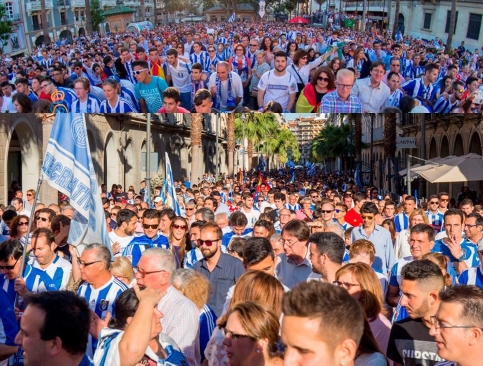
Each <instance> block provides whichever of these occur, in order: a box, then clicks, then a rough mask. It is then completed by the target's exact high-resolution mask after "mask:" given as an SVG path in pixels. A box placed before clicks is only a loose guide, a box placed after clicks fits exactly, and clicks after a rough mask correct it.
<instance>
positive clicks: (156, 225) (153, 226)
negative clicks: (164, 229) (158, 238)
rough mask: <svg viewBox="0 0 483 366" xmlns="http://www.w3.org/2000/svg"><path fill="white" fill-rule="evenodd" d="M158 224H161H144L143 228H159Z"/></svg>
mask: <svg viewBox="0 0 483 366" xmlns="http://www.w3.org/2000/svg"><path fill="white" fill-rule="evenodd" d="M158 226H159V224H155V225H149V224H143V228H145V229H146V230H147V229H150V228H151V229H153V230H154V229H157V228H158Z"/></svg>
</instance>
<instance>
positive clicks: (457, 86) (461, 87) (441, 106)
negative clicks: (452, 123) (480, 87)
mask: <svg viewBox="0 0 483 366" xmlns="http://www.w3.org/2000/svg"><path fill="white" fill-rule="evenodd" d="M464 92H465V84H464V83H463V82H462V81H460V80H457V81H454V82H453V84H452V85H451V91H450V94H448V93H442V94H441V96H440V97H439V98H438V100H437V101H436V102H435V103H434V107H433V110H434V113H449V112H450V111H451V109H452V108H453V107H454V106H456V105H458V104H459V103H460V102H461V100H462V99H463V94H464Z"/></svg>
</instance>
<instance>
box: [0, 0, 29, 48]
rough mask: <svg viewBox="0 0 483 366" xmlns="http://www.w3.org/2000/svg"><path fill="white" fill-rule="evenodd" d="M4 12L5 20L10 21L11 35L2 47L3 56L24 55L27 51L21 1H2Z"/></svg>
mask: <svg viewBox="0 0 483 366" xmlns="http://www.w3.org/2000/svg"><path fill="white" fill-rule="evenodd" d="M3 5H4V6H5V10H6V18H7V19H9V20H11V21H12V33H11V34H10V37H9V38H8V40H7V42H6V43H5V44H4V45H3V50H2V51H3V53H4V54H5V55H10V56H17V55H22V54H26V53H27V51H28V45H27V39H26V38H25V24H24V19H25V18H24V17H23V11H22V6H23V2H21V1H13V0H10V1H6V0H4V1H3Z"/></svg>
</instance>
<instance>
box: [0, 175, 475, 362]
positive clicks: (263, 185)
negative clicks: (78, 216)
mask: <svg viewBox="0 0 483 366" xmlns="http://www.w3.org/2000/svg"><path fill="white" fill-rule="evenodd" d="M291 175H292V174H291V173H289V171H288V169H287V171H284V170H280V171H278V172H277V171H273V174H268V175H265V176H263V175H262V174H261V173H259V174H258V175H257V174H253V175H250V174H245V175H244V176H243V175H242V176H240V177H238V178H239V179H237V178H236V177H235V179H234V178H226V177H225V178H223V179H220V180H216V179H215V177H214V176H213V175H212V174H210V175H208V174H205V175H204V176H203V178H202V180H201V181H199V182H197V183H196V184H195V182H190V181H189V180H188V179H184V181H175V182H174V184H175V187H176V193H177V197H176V198H177V200H178V203H179V207H180V211H181V212H180V214H179V215H177V214H176V213H175V211H174V210H173V209H172V208H170V207H166V205H165V204H166V202H165V200H164V199H163V198H162V196H163V195H162V192H161V190H162V189H163V188H162V187H154V194H153V195H152V197H149V194H148V192H146V188H145V181H142V182H141V184H140V187H139V188H138V189H136V188H135V187H129V189H127V191H125V190H124V189H123V187H122V186H121V185H119V184H114V185H113V186H112V189H111V191H108V187H107V186H106V185H105V184H104V185H102V186H101V192H102V193H101V197H102V204H103V208H104V210H105V218H106V225H107V227H108V228H109V240H110V243H97V244H89V245H81V246H80V247H74V246H72V245H70V244H69V243H68V234H69V226H70V222H71V219H72V217H73V215H75V210H74V208H73V207H72V206H70V205H69V202H68V198H67V197H63V196H59V202H56V203H51V204H44V203H40V202H37V203H35V200H34V197H35V193H36V192H35V191H34V190H32V189H29V190H27V191H26V199H25V198H24V196H23V190H22V189H21V188H20V187H19V186H18V184H17V183H16V182H14V183H13V184H12V186H11V190H10V191H9V194H10V197H9V202H8V203H9V204H10V205H8V206H6V207H5V206H4V205H2V206H1V212H0V213H1V219H2V221H1V222H0V227H1V234H2V237H1V238H0V270H1V275H0V319H1V322H0V325H1V326H0V342H1V343H0V350H1V351H2V352H0V364H1V365H2V366H3V365H22V364H25V365H26V366H28V365H46V364H49V365H62V366H66V365H90V364H95V365H99V366H103V365H106V366H107V365H109V366H111V365H156V364H158V365H250V366H251V365H287V366H288V365H290V366H293V365H360V366H363V365H364V366H367V365H375V366H379V365H381V366H386V365H390V364H394V365H428V366H429V365H431V366H432V365H438V366H443V365H459V366H467V365H475V363H474V362H475V360H476V359H477V357H478V356H479V353H480V352H481V349H483V318H482V314H483V270H482V263H483V232H482V230H483V217H482V216H481V214H483V207H482V206H480V205H478V204H477V203H479V202H480V200H479V199H478V198H477V196H476V195H475V194H474V192H470V191H469V189H468V187H463V188H462V190H461V192H460V194H459V195H458V196H457V197H454V198H453V199H451V197H450V196H449V195H448V194H447V193H446V192H440V193H439V194H437V195H432V196H430V197H429V199H428V200H427V202H423V201H419V200H416V199H415V198H414V197H413V196H409V195H403V196H402V197H400V199H399V200H398V201H399V202H395V201H393V200H392V199H391V195H389V194H386V195H385V194H384V192H382V191H381V190H379V189H377V188H376V187H364V188H361V187H358V186H356V185H355V184H354V182H353V181H352V180H351V179H350V178H349V177H347V176H343V175H339V174H324V173H322V172H318V171H317V172H315V174H312V173H311V174H308V173H306V172H305V171H303V170H299V171H297V174H296V179H290V177H291ZM292 176H293V175H292ZM149 201H151V202H152V206H150V204H149ZM32 211H33V212H34V214H33V216H32V217H33V219H34V222H33V223H32V230H31V233H30V235H29V234H28V224H29V220H30V216H31V215H30V213H31V212H32ZM27 237H29V239H28V240H27ZM24 246H26V248H25V251H26V253H27V257H26V261H25V267H24V268H22V255H23V252H24ZM9 357H10V358H9ZM1 360H4V361H1Z"/></svg>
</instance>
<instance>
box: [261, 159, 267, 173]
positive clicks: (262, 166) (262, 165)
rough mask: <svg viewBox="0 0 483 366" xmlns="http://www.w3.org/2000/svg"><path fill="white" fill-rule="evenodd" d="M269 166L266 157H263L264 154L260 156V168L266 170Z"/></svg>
mask: <svg viewBox="0 0 483 366" xmlns="http://www.w3.org/2000/svg"><path fill="white" fill-rule="evenodd" d="M266 168H267V164H266V163H265V159H264V158H263V155H262V156H260V164H259V169H260V170H261V171H262V172H264V171H265V169H266Z"/></svg>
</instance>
